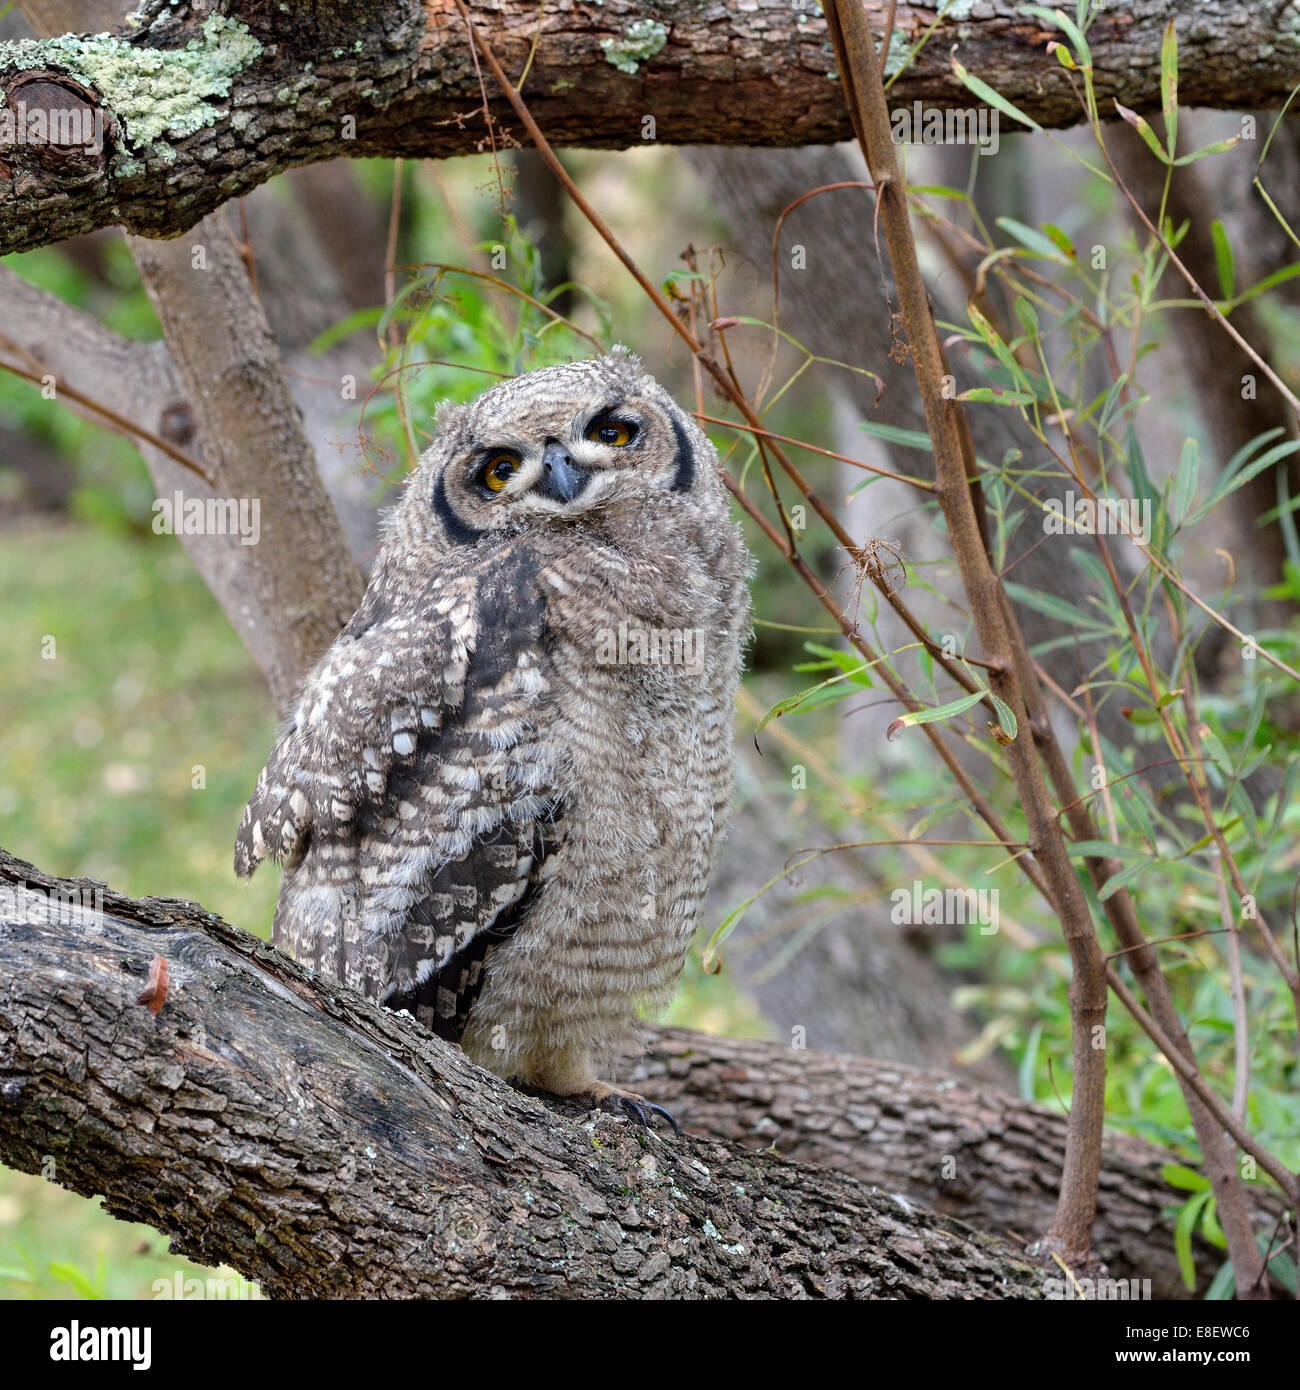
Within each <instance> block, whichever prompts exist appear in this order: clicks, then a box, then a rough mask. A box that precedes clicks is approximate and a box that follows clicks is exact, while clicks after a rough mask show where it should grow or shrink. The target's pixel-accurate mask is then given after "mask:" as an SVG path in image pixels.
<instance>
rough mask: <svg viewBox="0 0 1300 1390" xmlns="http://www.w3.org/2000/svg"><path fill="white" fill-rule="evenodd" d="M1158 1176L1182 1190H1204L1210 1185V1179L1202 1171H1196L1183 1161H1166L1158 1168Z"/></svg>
mask: <svg viewBox="0 0 1300 1390" xmlns="http://www.w3.org/2000/svg"><path fill="white" fill-rule="evenodd" d="M1160 1176H1161V1177H1162V1178H1164V1180H1165V1181H1166V1182H1167V1183H1168V1184H1169V1186H1170V1187H1177V1188H1179V1189H1181V1190H1182V1191H1183V1192H1204V1191H1205V1190H1206V1189H1207V1188H1208V1187H1209V1186H1210V1180H1209V1178H1207V1177H1206V1176H1205V1174H1204V1173H1198V1172H1197V1171H1196V1169H1195V1168H1189V1167H1188V1166H1187V1165H1186V1164H1185V1163H1166V1164H1165V1165H1164V1166H1163V1167H1162V1168H1161V1169H1160Z"/></svg>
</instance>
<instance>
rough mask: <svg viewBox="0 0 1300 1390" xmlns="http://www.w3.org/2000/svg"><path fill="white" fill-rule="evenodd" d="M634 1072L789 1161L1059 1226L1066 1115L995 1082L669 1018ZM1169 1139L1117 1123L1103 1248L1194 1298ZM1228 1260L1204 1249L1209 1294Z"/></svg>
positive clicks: (1268, 1225) (1016, 1224)
mask: <svg viewBox="0 0 1300 1390" xmlns="http://www.w3.org/2000/svg"><path fill="white" fill-rule="evenodd" d="M629 1081H630V1083H631V1084H632V1085H633V1086H634V1087H636V1088H638V1089H640V1090H642V1091H644V1092H646V1093H647V1094H650V1095H653V1096H654V1097H655V1098H656V1100H659V1101H660V1102H661V1103H662V1104H664V1105H666V1106H668V1107H669V1108H670V1109H671V1110H672V1111H673V1113H674V1114H675V1115H677V1116H678V1118H679V1119H680V1120H681V1121H682V1123H683V1124H684V1125H686V1126H687V1127H688V1128H689V1130H690V1132H691V1133H693V1134H707V1135H709V1136H710V1137H711V1138H714V1139H721V1140H725V1141H729V1142H733V1143H743V1144H749V1145H757V1144H763V1145H771V1147H772V1148H773V1149H774V1150H775V1151H776V1152H777V1153H779V1154H781V1155H782V1156H783V1157H784V1158H788V1159H790V1160H791V1161H793V1162H797V1163H812V1164H816V1165H817V1166H818V1167H822V1168H834V1169H835V1170H836V1171H838V1172H841V1173H848V1174H850V1175H851V1176H852V1177H855V1178H858V1179H860V1180H861V1181H862V1182H866V1183H871V1184H873V1185H875V1186H877V1187H880V1188H883V1189H884V1190H885V1191H886V1192H898V1193H901V1194H902V1195H903V1196H905V1197H909V1198H913V1199H915V1200H917V1201H919V1202H923V1203H925V1205H926V1206H928V1207H931V1208H933V1209H934V1210H936V1211H941V1212H944V1213H946V1214H947V1215H950V1216H956V1217H959V1218H960V1219H961V1220H963V1221H966V1222H968V1223H970V1224H971V1225H973V1226H975V1227H978V1228H979V1229H980V1230H982V1231H991V1232H996V1233H997V1234H999V1235H1004V1236H1009V1237H1011V1238H1012V1239H1024V1238H1025V1237H1026V1236H1027V1235H1029V1234H1030V1233H1032V1232H1035V1231H1038V1230H1042V1229H1044V1228H1045V1227H1046V1226H1048V1225H1049V1224H1050V1223H1051V1220H1052V1216H1053V1212H1054V1209H1055V1206H1056V1200H1057V1188H1056V1175H1057V1174H1059V1173H1060V1171H1061V1166H1062V1160H1063V1156H1064V1153H1065V1139H1066V1118H1065V1116H1064V1115H1063V1114H1061V1113H1060V1112H1059V1111H1058V1110H1053V1109H1049V1108H1047V1107H1045V1106H1040V1105H1032V1104H1029V1103H1028V1102H1026V1101H1022V1100H1019V1099H1017V1098H1016V1097H1015V1096H1012V1095H1008V1094H1007V1093H1006V1092H1005V1091H1001V1090H998V1089H997V1088H996V1087H993V1086H981V1085H977V1084H974V1083H971V1082H967V1081H957V1080H956V1079H954V1078H953V1077H952V1076H950V1075H946V1074H945V1073H943V1072H940V1071H931V1070H928V1069H926V1068H923V1067H913V1066H906V1065H904V1064H902V1063H899V1062H882V1061H878V1060H874V1059H871V1058H865V1057H848V1056H838V1055H835V1054H833V1053H828V1052H814V1051H811V1050H810V1051H799V1050H796V1049H794V1048H790V1047H781V1046H776V1045H773V1044H771V1043H766V1042H755V1041H753V1040H750V1039H736V1038H714V1037H708V1036H706V1035H704V1034H701V1033H692V1032H689V1031H687V1030H686V1029H680V1028H656V1029H654V1030H653V1031H652V1032H651V1034H650V1036H649V1046H648V1049H647V1051H646V1055H645V1057H644V1059H643V1060H642V1061H641V1062H640V1063H639V1064H638V1065H637V1066H636V1068H635V1070H634V1071H633V1072H632V1073H631V1075H630V1076H629ZM1178 1161H1179V1160H1178V1159H1176V1158H1175V1157H1174V1156H1173V1155H1172V1154H1170V1153H1169V1151H1168V1150H1166V1149H1161V1148H1158V1147H1157V1146H1156V1145H1154V1144H1150V1143H1147V1142H1146V1141H1145V1140H1142V1139H1137V1138H1135V1137H1133V1136H1132V1135H1127V1134H1121V1133H1119V1132H1118V1131H1110V1130H1108V1131H1107V1133H1106V1138H1105V1146H1104V1149H1103V1155H1102V1169H1101V1185H1100V1192H1099V1196H1098V1202H1097V1223H1096V1226H1095V1234H1094V1246H1095V1249H1096V1253H1097V1255H1098V1258H1100V1259H1101V1260H1102V1261H1103V1262H1104V1263H1105V1265H1106V1267H1107V1269H1108V1270H1109V1271H1110V1274H1111V1275H1112V1276H1113V1277H1116V1278H1120V1279H1150V1280H1151V1292H1152V1296H1153V1297H1155V1298H1158V1299H1172V1298H1187V1297H1190V1294H1189V1292H1188V1290H1187V1288H1186V1287H1185V1285H1184V1284H1183V1281H1182V1276H1181V1274H1180V1272H1179V1268H1178V1259H1177V1255H1176V1254H1175V1251H1174V1223H1173V1217H1172V1214H1171V1213H1172V1209H1173V1208H1174V1207H1177V1206H1180V1205H1181V1204H1182V1202H1183V1201H1184V1200H1185V1198H1186V1194H1185V1193H1183V1192H1178V1191H1175V1190H1174V1189H1173V1188H1171V1187H1170V1186H1169V1185H1168V1184H1167V1182H1166V1181H1165V1178H1164V1173H1163V1169H1164V1168H1165V1166H1166V1165H1167V1164H1169V1163H1174V1162H1178ZM1252 1200H1253V1201H1254V1204H1255V1210H1254V1213H1253V1214H1254V1220H1255V1227H1256V1229H1257V1230H1260V1231H1269V1230H1271V1229H1272V1228H1273V1226H1274V1224H1275V1223H1276V1221H1277V1219H1278V1217H1279V1216H1280V1215H1281V1214H1282V1212H1283V1211H1284V1210H1285V1203H1284V1202H1283V1200H1282V1197H1281V1194H1280V1193H1275V1192H1270V1191H1267V1190H1265V1189H1259V1188H1256V1189H1252ZM1222 1259H1223V1254H1222V1252H1221V1251H1218V1250H1214V1249H1212V1248H1210V1247H1209V1246H1208V1245H1205V1246H1201V1247H1200V1248H1199V1249H1198V1251H1197V1275H1198V1289H1199V1290H1200V1291H1201V1292H1202V1293H1203V1292H1204V1289H1205V1287H1206V1285H1207V1284H1208V1283H1209V1280H1210V1278H1211V1277H1212V1275H1213V1274H1214V1272H1215V1271H1216V1270H1217V1268H1218V1266H1219V1264H1220V1263H1221V1261H1222Z"/></svg>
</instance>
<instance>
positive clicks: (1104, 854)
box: [1068, 840, 1151, 863]
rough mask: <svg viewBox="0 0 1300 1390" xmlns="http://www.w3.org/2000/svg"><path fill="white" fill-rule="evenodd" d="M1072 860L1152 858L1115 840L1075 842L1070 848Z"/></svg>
mask: <svg viewBox="0 0 1300 1390" xmlns="http://www.w3.org/2000/svg"><path fill="white" fill-rule="evenodd" d="M1068 849H1069V852H1070V858H1071V859H1140V860H1142V861H1143V862H1144V863H1145V862H1146V860H1148V859H1149V858H1150V857H1151V856H1150V855H1149V854H1148V853H1147V852H1146V850H1144V849H1139V848H1138V847H1137V846H1136V845H1121V844H1117V843H1116V842H1115V841H1114V840H1075V841H1074V842H1073V843H1072V844H1070V845H1069V846H1068Z"/></svg>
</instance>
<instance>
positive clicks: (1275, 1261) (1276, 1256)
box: [1255, 1232, 1296, 1298]
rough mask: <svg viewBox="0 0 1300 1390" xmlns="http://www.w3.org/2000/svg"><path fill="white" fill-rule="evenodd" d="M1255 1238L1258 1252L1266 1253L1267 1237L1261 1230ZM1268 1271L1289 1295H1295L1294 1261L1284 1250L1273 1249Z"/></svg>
mask: <svg viewBox="0 0 1300 1390" xmlns="http://www.w3.org/2000/svg"><path fill="white" fill-rule="evenodd" d="M1255 1239H1256V1240H1257V1241H1258V1242H1259V1253H1260V1254H1261V1255H1263V1254H1266V1253H1267V1251H1268V1247H1269V1244H1270V1242H1269V1238H1268V1236H1267V1235H1265V1234H1264V1233H1263V1232H1259V1233H1258V1234H1257V1235H1256V1236H1255ZM1268 1272H1269V1273H1270V1274H1271V1275H1272V1276H1273V1278H1274V1279H1276V1280H1277V1282H1278V1283H1279V1284H1281V1285H1282V1287H1283V1288H1284V1289H1285V1290H1286V1291H1287V1293H1289V1294H1290V1295H1291V1297H1292V1298H1294V1297H1295V1291H1296V1277H1295V1274H1296V1271H1295V1261H1294V1260H1293V1259H1292V1258H1291V1256H1290V1255H1288V1254H1287V1253H1286V1252H1285V1251H1284V1250H1274V1252H1273V1258H1272V1259H1270V1260H1269V1262H1268Z"/></svg>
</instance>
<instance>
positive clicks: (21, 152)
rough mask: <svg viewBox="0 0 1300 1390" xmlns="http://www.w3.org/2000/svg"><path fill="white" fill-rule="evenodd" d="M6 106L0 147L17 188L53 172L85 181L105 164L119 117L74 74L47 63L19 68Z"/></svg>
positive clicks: (67, 180)
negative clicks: (29, 67)
mask: <svg viewBox="0 0 1300 1390" xmlns="http://www.w3.org/2000/svg"><path fill="white" fill-rule="evenodd" d="M4 109H5V112H6V116H7V119H5V120H4V121H3V122H0V149H3V151H4V153H3V160H4V164H5V165H6V171H5V175H4V176H5V177H6V178H12V179H13V180H14V185H15V186H14V192H15V193H18V194H21V193H23V192H24V191H25V189H24V186H23V185H27V186H29V187H34V186H36V185H38V184H40V183H42V182H44V181H46V180H48V179H51V178H53V180H54V181H56V182H57V183H59V184H61V185H64V186H68V185H76V184H80V183H86V182H89V181H90V180H92V179H95V178H98V177H99V176H100V174H102V173H103V171H104V169H105V168H106V167H107V165H108V161H109V159H110V158H111V156H112V153H113V147H114V144H115V142H116V140H117V135H118V125H117V121H116V120H115V119H114V116H113V113H112V112H111V111H109V110H108V109H107V108H106V107H105V105H104V100H103V97H102V96H101V95H100V94H99V93H98V92H96V91H95V90H94V89H93V88H92V87H88V86H87V85H86V84H85V83H83V82H79V81H77V79H76V78H75V77H72V76H70V75H69V74H67V73H64V72H54V71H52V70H50V69H46V68H41V69H32V70H29V71H26V72H20V73H18V74H17V76H15V77H13V78H11V79H10V81H9V83H8V84H7V86H6V88H5V108H4Z"/></svg>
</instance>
